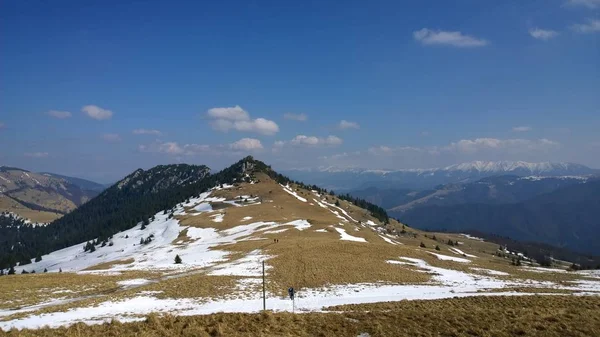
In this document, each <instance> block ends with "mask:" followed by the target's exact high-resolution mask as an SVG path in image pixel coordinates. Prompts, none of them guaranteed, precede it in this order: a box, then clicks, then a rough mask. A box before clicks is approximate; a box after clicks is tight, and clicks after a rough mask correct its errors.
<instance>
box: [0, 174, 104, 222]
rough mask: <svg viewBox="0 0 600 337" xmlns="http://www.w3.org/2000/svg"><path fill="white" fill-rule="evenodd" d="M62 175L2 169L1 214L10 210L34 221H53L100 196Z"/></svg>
mask: <svg viewBox="0 0 600 337" xmlns="http://www.w3.org/2000/svg"><path fill="white" fill-rule="evenodd" d="M97 194H98V191H95V190H89V189H86V188H82V187H81V186H79V185H76V184H73V183H72V182H70V181H69V180H68V179H65V178H64V177H58V176H50V175H46V174H40V173H34V172H29V171H26V170H22V169H18V168H12V167H0V211H9V212H12V213H15V214H18V215H19V216H22V217H24V218H27V219H30V220H31V221H33V222H50V221H52V220H54V219H57V218H59V217H60V216H62V215H63V214H66V213H68V212H70V211H72V210H74V209H75V208H77V207H79V206H81V205H82V204H84V203H85V202H87V201H89V200H90V199H91V198H93V197H94V196H96V195H97Z"/></svg>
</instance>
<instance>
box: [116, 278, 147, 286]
mask: <svg viewBox="0 0 600 337" xmlns="http://www.w3.org/2000/svg"><path fill="white" fill-rule="evenodd" d="M150 282H151V281H150V280H146V279H143V278H134V279H131V280H125V281H119V282H117V284H118V285H120V286H126V287H132V286H142V285H144V284H148V283H150Z"/></svg>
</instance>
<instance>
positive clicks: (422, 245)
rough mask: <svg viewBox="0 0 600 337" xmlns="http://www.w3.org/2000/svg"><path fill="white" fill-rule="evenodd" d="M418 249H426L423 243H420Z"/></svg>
mask: <svg viewBox="0 0 600 337" xmlns="http://www.w3.org/2000/svg"><path fill="white" fill-rule="evenodd" d="M419 247H421V248H427V247H425V244H424V243H423V242H421V244H420V245H419Z"/></svg>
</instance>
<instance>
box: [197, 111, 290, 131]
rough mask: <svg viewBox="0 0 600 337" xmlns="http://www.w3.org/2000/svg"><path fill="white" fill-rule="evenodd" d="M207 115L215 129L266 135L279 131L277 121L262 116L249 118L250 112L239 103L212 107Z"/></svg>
mask: <svg viewBox="0 0 600 337" xmlns="http://www.w3.org/2000/svg"><path fill="white" fill-rule="evenodd" d="M207 116H208V117H209V118H211V119H213V121H212V122H211V126H212V128H213V129H214V130H217V131H222V132H227V131H229V130H236V131H245V132H254V133H259V134H262V135H266V136H272V135H274V134H276V133H277V132H279V126H278V125H277V123H275V122H273V121H271V120H268V119H264V118H257V119H251V118H250V114H249V113H248V112H247V111H245V110H244V109H242V108H241V107H240V106H239V105H236V106H234V107H229V108H212V109H210V110H208V112H207Z"/></svg>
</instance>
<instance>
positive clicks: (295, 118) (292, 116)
mask: <svg viewBox="0 0 600 337" xmlns="http://www.w3.org/2000/svg"><path fill="white" fill-rule="evenodd" d="M283 118H285V119H289V120H293V121H300V122H304V121H306V120H307V119H308V116H306V114H295V113H291V112H287V113H285V114H283Z"/></svg>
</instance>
